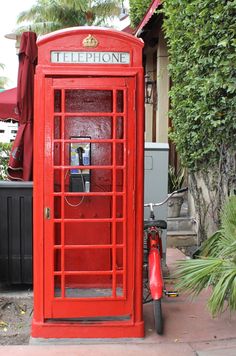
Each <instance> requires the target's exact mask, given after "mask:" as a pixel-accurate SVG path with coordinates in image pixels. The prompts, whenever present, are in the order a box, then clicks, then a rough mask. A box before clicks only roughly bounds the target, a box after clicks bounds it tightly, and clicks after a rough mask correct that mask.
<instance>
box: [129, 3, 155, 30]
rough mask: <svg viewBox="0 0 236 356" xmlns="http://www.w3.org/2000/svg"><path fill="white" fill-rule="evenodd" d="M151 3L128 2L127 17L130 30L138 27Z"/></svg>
mask: <svg viewBox="0 0 236 356" xmlns="http://www.w3.org/2000/svg"><path fill="white" fill-rule="evenodd" d="M151 2H152V1H151V0H129V6H130V11H129V15H130V22H131V27H132V28H135V27H137V26H138V24H139V23H140V21H141V20H142V18H143V15H144V14H145V12H146V11H147V9H148V7H149V5H150V4H151Z"/></svg>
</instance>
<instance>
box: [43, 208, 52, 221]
mask: <svg viewBox="0 0 236 356" xmlns="http://www.w3.org/2000/svg"><path fill="white" fill-rule="evenodd" d="M50 212H51V211H50V208H48V207H46V208H44V216H45V219H47V220H49V219H50V218H51V216H50Z"/></svg>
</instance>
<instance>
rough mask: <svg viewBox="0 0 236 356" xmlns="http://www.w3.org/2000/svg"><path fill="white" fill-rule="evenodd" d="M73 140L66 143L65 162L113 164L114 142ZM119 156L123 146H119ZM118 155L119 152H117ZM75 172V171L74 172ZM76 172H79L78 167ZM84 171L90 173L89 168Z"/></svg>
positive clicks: (72, 164) (73, 163) (67, 163)
mask: <svg viewBox="0 0 236 356" xmlns="http://www.w3.org/2000/svg"><path fill="white" fill-rule="evenodd" d="M83 141H85V142H78V143H77V142H73V143H66V144H65V164H66V165H69V166H70V165H71V166H88V165H91V166H110V165H112V143H89V142H86V141H88V139H85V138H84V140H83ZM117 149H118V152H119V156H121V155H123V153H120V151H121V149H122V147H121V146H118V147H117ZM117 155H118V153H117ZM72 173H73V172H72ZM74 173H75V174H76V173H77V174H79V173H80V171H79V170H78V169H75V170H74ZM82 173H89V170H86V172H85V171H83V172H82Z"/></svg>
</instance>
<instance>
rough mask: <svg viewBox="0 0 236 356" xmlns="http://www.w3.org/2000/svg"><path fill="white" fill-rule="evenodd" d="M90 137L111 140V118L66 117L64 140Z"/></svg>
mask: <svg viewBox="0 0 236 356" xmlns="http://www.w3.org/2000/svg"><path fill="white" fill-rule="evenodd" d="M84 136H85V137H86V136H87V137H91V138H92V139H94V140H97V139H111V137H112V117H110V116H109V117H103V116H100V117H94V116H93V117H87V116H83V117H66V118H65V138H66V139H67V140H69V139H70V138H71V137H75V138H76V137H77V138H79V137H84Z"/></svg>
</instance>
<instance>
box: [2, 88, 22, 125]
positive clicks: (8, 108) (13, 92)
mask: <svg viewBox="0 0 236 356" xmlns="http://www.w3.org/2000/svg"><path fill="white" fill-rule="evenodd" d="M5 119H14V120H17V121H18V120H19V115H18V110H17V88H13V89H8V90H4V91H3V92H1V93H0V120H5Z"/></svg>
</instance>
